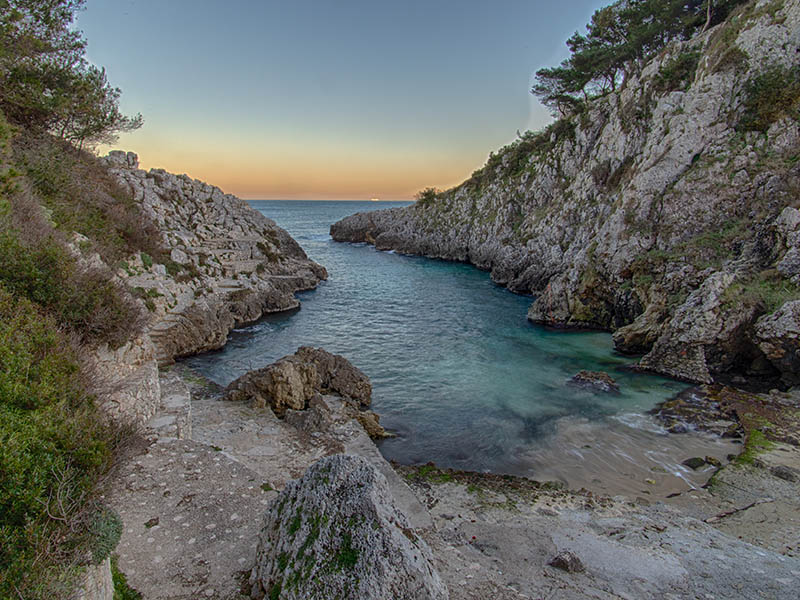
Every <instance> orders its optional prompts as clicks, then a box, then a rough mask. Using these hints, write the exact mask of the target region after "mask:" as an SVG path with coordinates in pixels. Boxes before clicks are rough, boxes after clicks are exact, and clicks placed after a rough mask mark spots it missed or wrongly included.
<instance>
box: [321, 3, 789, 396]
mask: <svg viewBox="0 0 800 600" xmlns="http://www.w3.org/2000/svg"><path fill="white" fill-rule="evenodd" d="M799 47H800V1H798V0H785V1H784V0H769V1H768V0H761V1H754V2H752V3H750V4H748V5H746V6H745V7H744V8H743V10H741V11H739V12H737V14H736V16H735V18H731V19H729V20H728V21H727V22H725V23H722V24H720V25H718V26H717V27H715V28H713V29H710V30H709V31H707V32H705V33H702V34H700V35H698V36H696V37H695V38H693V39H692V40H689V41H686V42H678V43H673V44H671V45H670V46H668V47H667V48H666V49H665V50H664V51H662V52H661V53H660V54H659V55H658V56H656V57H655V58H653V59H652V60H651V61H650V62H649V63H648V64H646V65H645V66H644V67H643V68H642V69H641V71H640V72H638V74H634V75H632V76H631V77H630V78H629V79H628V80H627V81H626V82H625V83H624V85H623V86H622V87H621V88H620V89H619V90H618V91H616V92H614V93H611V94H609V95H606V96H604V97H601V98H598V99H596V100H594V101H592V102H591V103H590V104H589V105H588V108H587V109H586V111H585V112H583V113H581V114H575V115H572V116H571V117H568V118H565V119H562V120H561V121H559V122H557V123H555V124H554V125H552V126H550V127H549V128H548V129H547V130H545V132H543V133H540V134H526V135H524V136H522V137H521V139H519V140H518V141H517V142H515V143H514V144H511V145H509V146H507V147H506V148H504V149H502V150H501V151H500V152H498V153H497V154H493V155H490V159H489V162H488V163H487V165H486V166H485V167H484V168H482V169H480V170H479V171H476V172H475V173H474V174H473V176H472V177H471V178H470V179H468V180H467V181H466V182H464V183H463V184H461V185H460V186H458V187H456V188H454V189H451V190H448V191H447V192H443V193H440V194H438V195H437V196H436V197H434V198H427V199H425V200H422V201H419V202H417V203H416V204H415V205H413V206H410V207H408V208H404V209H392V210H386V211H378V212H373V213H368V214H366V213H365V214H358V215H354V216H352V217H348V218H347V219H344V220H342V221H340V222H339V223H336V224H335V225H334V226H333V227H332V228H331V234H332V235H333V237H334V239H336V240H339V241H350V242H362V241H366V242H369V243H374V244H375V245H376V246H377V247H378V248H379V249H395V250H398V251H401V252H406V253H411V254H420V255H425V256H430V257H436V258H443V259H447V260H458V261H467V262H470V263H472V264H474V265H476V266H478V267H480V268H482V269H486V270H489V271H491V274H492V278H493V279H494V280H495V281H496V282H498V283H500V284H503V285H506V286H507V287H508V288H509V289H511V290H513V291H516V292H521V293H530V294H532V295H534V296H535V300H534V302H533V305H532V306H531V308H530V311H529V314H528V316H529V318H530V319H531V320H532V321H534V322H536V323H542V324H547V325H552V326H559V327H570V328H583V327H590V328H602V329H608V330H612V331H614V332H615V334H614V341H615V343H616V346H617V348H618V349H619V350H621V351H623V352H629V353H646V355H645V357H644V358H643V359H642V361H641V365H642V366H643V367H644V368H646V369H650V370H653V371H658V372H662V373H666V374H669V375H672V376H676V377H680V378H684V379H687V380H691V381H698V382H708V381H711V380H712V378H714V377H717V376H718V375H720V374H723V373H741V374H745V375H748V376H753V377H766V378H770V377H772V378H777V377H778V376H782V377H783V379H784V381H785V383H787V384H793V383H796V382H797V373H798V371H800V352H799V350H798V338H797V331H798V323H797V319H796V316H797V314H798V313H797V310H796V309H794V310H793V309H791V308H781V307H782V305H783V304H784V303H785V302H787V301H790V300H794V299H797V298H798V297H800V261H799V260H798V258H797V257H798V256H800V254H799V253H800V248H799V247H798V244H799V243H800V212H798V210H797V208H798V206H800V164H799V163H798V156H800V122H798V111H800V106H798V104H799V101H798V97H800V93H796V92H797V90H799V89H800V87H799V86H800V84H798V82H800V51H799ZM678 65H690V68H689V69H687V70H685V71H683V72H681V70H680V69H678V68H677V66H678ZM676 73H677V75H676ZM769 86H773V87H775V86H779V87H782V89H783V90H789V89H791V90H794V91H792V92H791V93H792V94H794V96H793V97H791V98H790V99H789V103H788V109H787V110H786V111H784V112H783V113H780V114H778V116H777V117H776V118H775V119H774V122H768V123H766V124H763V123H761V125H760V126H759V127H752V126H751V127H748V126H745V125H744V123H745V120H746V118H748V117H752V115H750V113H749V112H748V111H750V112H752V110H755V109H754V108H753V107H754V106H755V107H757V108H758V106H759V104H758V103H759V102H762V104H763V101H764V96H763V94H764V93H765V88H769ZM759 94H762V96H759ZM762 108H763V106H762ZM773 113H774V111H773ZM778 309H780V311H779V313H776V314H772V313H774V312H775V311H776V310H778ZM776 315H777V316H776ZM767 338H768V340H767Z"/></svg>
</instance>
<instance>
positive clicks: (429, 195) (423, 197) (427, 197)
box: [414, 187, 442, 206]
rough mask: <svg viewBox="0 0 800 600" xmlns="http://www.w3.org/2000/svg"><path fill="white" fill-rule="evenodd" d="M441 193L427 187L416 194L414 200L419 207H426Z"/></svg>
mask: <svg viewBox="0 0 800 600" xmlns="http://www.w3.org/2000/svg"><path fill="white" fill-rule="evenodd" d="M441 193H442V190H440V189H437V188H434V187H429V188H425V189H424V190H421V191H419V192H417V193H416V195H415V196H414V199H415V200H416V201H417V204H419V205H420V206H427V205H428V204H430V203H431V202H433V201H434V200H436V197H437V196H438V195H439V194H441Z"/></svg>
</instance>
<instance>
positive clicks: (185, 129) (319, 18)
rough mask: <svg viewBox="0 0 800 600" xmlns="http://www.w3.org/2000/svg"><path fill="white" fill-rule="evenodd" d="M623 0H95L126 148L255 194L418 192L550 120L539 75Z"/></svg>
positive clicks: (91, 13)
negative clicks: (126, 128)
mask: <svg viewBox="0 0 800 600" xmlns="http://www.w3.org/2000/svg"><path fill="white" fill-rule="evenodd" d="M608 3H609V0H562V1H561V2H553V1H544V0H527V1H524V0H493V1H489V0H481V1H478V0H461V1H456V0H402V1H399V0H398V1H392V2H389V1H384V0H371V1H367V0H314V1H312V0H283V1H282V2H276V1H272V0H261V1H259V0H227V1H224V0H88V1H87V5H86V10H85V11H83V12H82V13H80V15H79V18H78V21H77V27H78V28H79V29H81V30H83V31H84V33H85V35H86V37H87V39H88V40H89V49H88V55H89V58H90V60H92V62H94V63H96V64H98V65H102V66H104V67H106V68H107V69H108V74H109V79H110V80H111V83H112V84H113V85H115V86H118V87H120V88H122V91H123V96H122V108H123V110H124V111H125V112H126V113H128V114H132V113H137V112H141V113H142V114H143V115H144V118H145V125H144V127H143V128H142V129H141V130H139V131H137V132H134V133H131V134H126V135H124V136H122V137H121V138H120V141H119V143H118V144H116V145H115V147H118V148H121V149H125V150H133V151H134V152H137V153H138V154H139V157H140V160H141V164H142V167H143V168H150V167H163V168H165V169H167V170H169V171H172V172H177V173H188V174H189V175H191V176H192V177H196V178H199V179H203V180H205V181H208V182H209V183H212V184H214V185H217V186H219V187H221V188H222V189H224V190H225V191H226V192H230V193H233V194H236V195H238V196H241V197H243V198H248V199H256V198H259V199H272V198H275V199H295V198H298V199H348V200H363V199H369V198H371V197H378V198H381V199H384V200H390V199H410V198H411V197H412V196H413V195H414V193H415V192H417V191H418V190H420V189H422V188H424V187H428V186H435V187H440V188H447V187H451V186H452V185H455V184H457V183H460V182H461V181H463V180H464V179H466V178H467V177H469V175H470V174H471V173H472V171H474V170H475V169H476V168H478V167H480V166H481V165H482V164H483V163H484V162H485V161H486V158H487V156H488V153H489V151H490V150H496V149H497V148H499V147H500V146H502V145H504V144H506V143H508V142H510V141H512V140H513V139H514V138H515V137H516V132H517V130H520V131H524V130H526V129H538V128H540V127H542V126H543V125H546V124H547V123H548V122H549V120H550V118H549V115H548V113H547V111H546V110H545V109H544V108H542V107H541V106H540V105H539V104H538V103H537V102H536V100H535V99H534V98H533V97H532V96H531V95H530V93H529V89H530V84H531V79H532V74H533V72H535V70H536V69H538V68H540V67H542V66H553V65H556V64H557V63H558V62H560V61H561V60H562V59H563V58H564V57H566V55H567V49H566V47H565V45H564V41H565V40H566V39H567V38H568V37H569V36H570V35H571V34H572V32H574V31H575V30H578V29H580V30H583V27H584V25H585V24H586V22H587V21H588V19H589V17H590V16H591V14H592V12H594V10H596V9H597V8H599V7H601V6H603V5H605V4H608Z"/></svg>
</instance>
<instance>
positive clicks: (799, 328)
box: [754, 300, 800, 385]
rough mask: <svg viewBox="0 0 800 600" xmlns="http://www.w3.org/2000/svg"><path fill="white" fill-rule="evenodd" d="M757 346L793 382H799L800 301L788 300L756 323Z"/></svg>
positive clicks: (788, 380)
mask: <svg viewBox="0 0 800 600" xmlns="http://www.w3.org/2000/svg"><path fill="white" fill-rule="evenodd" d="M754 333H755V338H756V341H757V343H758V347H759V348H761V351H762V352H763V353H764V354H765V355H766V357H767V358H768V359H769V360H770V362H772V364H773V365H775V367H776V368H778V369H780V371H781V372H782V373H783V378H784V380H786V381H787V382H789V383H791V384H792V385H797V384H800V301H798V300H795V301H794V302H787V303H786V304H784V305H783V306H782V307H781V308H779V309H778V310H777V311H775V312H774V313H772V314H771V315H766V316H763V317H761V318H760V319H759V320H758V321H757V322H756V325H755V332H754Z"/></svg>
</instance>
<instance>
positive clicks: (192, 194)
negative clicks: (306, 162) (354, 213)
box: [105, 152, 327, 364]
mask: <svg viewBox="0 0 800 600" xmlns="http://www.w3.org/2000/svg"><path fill="white" fill-rule="evenodd" d="M105 161H106V163H107V164H108V165H109V167H110V169H111V172H112V173H113V174H114V175H115V176H116V177H117V179H118V180H119V181H120V182H121V183H122V184H123V185H125V186H127V187H128V188H129V189H130V190H131V192H132V194H133V197H134V199H135V200H136V201H137V202H139V203H140V204H141V206H142V209H143V211H144V213H145V214H146V215H147V216H148V217H149V218H150V219H151V221H152V222H153V223H154V224H155V225H156V227H157V228H158V230H159V232H160V233H161V236H162V243H163V246H164V247H165V248H168V249H169V251H170V255H169V259H167V260H164V261H163V263H164V264H159V263H158V262H156V261H154V259H153V257H150V256H147V255H138V256H132V257H130V258H129V259H128V260H127V261H126V262H125V264H123V265H121V266H120V268H119V270H118V275H119V276H120V277H121V278H122V279H123V280H125V282H126V283H127V284H128V285H129V286H130V287H131V288H132V289H133V290H135V291H136V293H137V294H138V295H139V297H140V298H141V299H142V303H143V305H144V306H145V307H146V308H147V309H148V310H149V311H150V314H151V316H150V326H149V333H150V336H151V338H152V339H153V342H154V344H155V347H156V352H157V355H158V359H159V362H160V363H162V364H164V363H169V362H171V361H172V360H173V359H174V358H176V357H179V356H184V355H189V354H193V353H197V352H203V351H206V350H212V349H215V348H220V347H221V346H223V345H224V344H225V340H226V339H227V335H228V333H229V332H230V330H231V329H233V327H235V326H236V325H238V324H241V323H245V322H248V321H253V320H255V319H258V318H259V317H261V316H262V315H263V314H265V313H269V312H277V311H282V310H288V309H291V308H296V307H297V306H299V302H298V301H297V299H296V298H295V297H294V293H295V292H297V291H300V290H307V289H311V288H313V287H315V286H316V285H317V284H318V283H319V281H320V280H323V279H326V278H327V273H326V271H325V269H324V268H323V267H322V266H320V265H318V264H316V263H315V262H313V261H311V260H309V259H308V257H307V256H306V254H305V252H303V249H302V248H301V247H300V246H299V245H298V244H297V242H296V241H295V240H294V239H292V237H291V236H290V235H289V234H288V233H287V232H286V231H284V230H283V229H281V228H280V227H278V226H277V225H275V222H274V221H272V220H270V219H268V218H266V217H265V216H264V215H262V214H261V213H260V212H258V211H256V210H254V209H253V208H251V207H250V206H249V205H248V204H247V203H246V202H245V201H243V200H240V199H239V198H236V197H235V196H231V195H230V194H225V193H223V192H222V190H220V189H219V188H216V187H213V186H211V185H208V184H207V183H203V182H202V181H198V180H195V179H191V178H189V177H188V176H186V175H173V174H171V173H167V172H166V171H164V170H163V169H151V170H150V171H149V172H145V171H143V170H140V169H138V159H137V158H136V155H135V154H133V153H131V152H128V153H124V152H112V153H110V154H109V155H108V156H107V157H106V158H105Z"/></svg>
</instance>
